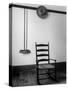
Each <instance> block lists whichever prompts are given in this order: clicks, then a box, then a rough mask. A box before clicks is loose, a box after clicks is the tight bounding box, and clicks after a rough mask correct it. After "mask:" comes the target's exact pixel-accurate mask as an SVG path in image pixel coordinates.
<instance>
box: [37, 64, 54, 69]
mask: <svg viewBox="0 0 68 90" xmlns="http://www.w3.org/2000/svg"><path fill="white" fill-rule="evenodd" d="M38 68H39V69H52V68H55V66H54V65H51V64H39V66H38Z"/></svg>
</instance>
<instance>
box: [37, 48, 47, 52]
mask: <svg viewBox="0 0 68 90" xmlns="http://www.w3.org/2000/svg"><path fill="white" fill-rule="evenodd" d="M37 51H38V52H41V51H48V49H37Z"/></svg>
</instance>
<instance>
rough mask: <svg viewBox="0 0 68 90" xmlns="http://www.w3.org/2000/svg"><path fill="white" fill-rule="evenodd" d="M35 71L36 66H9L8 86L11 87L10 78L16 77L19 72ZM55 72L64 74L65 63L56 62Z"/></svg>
mask: <svg viewBox="0 0 68 90" xmlns="http://www.w3.org/2000/svg"><path fill="white" fill-rule="evenodd" d="M32 70H36V64H33V65H22V66H11V65H9V86H12V87H13V84H12V78H13V77H14V76H15V75H16V76H19V73H20V72H25V71H32ZM56 70H57V71H58V72H60V71H63V72H65V73H66V62H57V63H56Z"/></svg>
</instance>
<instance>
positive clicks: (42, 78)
mask: <svg viewBox="0 0 68 90" xmlns="http://www.w3.org/2000/svg"><path fill="white" fill-rule="evenodd" d="M48 78H49V77H47V78H39V80H45V79H48Z"/></svg>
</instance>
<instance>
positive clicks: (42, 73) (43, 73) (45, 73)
mask: <svg viewBox="0 0 68 90" xmlns="http://www.w3.org/2000/svg"><path fill="white" fill-rule="evenodd" d="M45 74H48V73H41V74H39V75H45Z"/></svg>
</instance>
